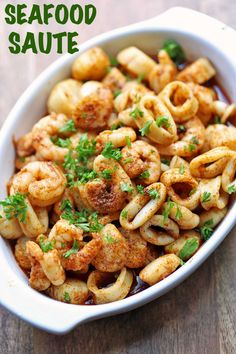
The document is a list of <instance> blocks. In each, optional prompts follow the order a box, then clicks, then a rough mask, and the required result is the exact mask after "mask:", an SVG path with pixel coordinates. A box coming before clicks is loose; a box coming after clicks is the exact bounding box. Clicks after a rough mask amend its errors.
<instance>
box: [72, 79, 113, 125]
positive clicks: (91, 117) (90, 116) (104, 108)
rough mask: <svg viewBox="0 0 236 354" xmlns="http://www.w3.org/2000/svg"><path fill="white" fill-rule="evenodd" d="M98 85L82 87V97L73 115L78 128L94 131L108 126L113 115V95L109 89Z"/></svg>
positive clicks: (84, 85) (86, 84)
mask: <svg viewBox="0 0 236 354" xmlns="http://www.w3.org/2000/svg"><path fill="white" fill-rule="evenodd" d="M98 84H99V85H98ZM98 84H96V82H95V83H93V84H92V85H91V83H90V82H87V83H85V84H83V86H82V87H81V91H80V93H81V96H82V97H81V99H80V100H79V101H78V103H77V105H76V107H75V109H74V111H73V114H72V119H73V120H74V123H75V126H76V127H77V128H81V129H87V130H93V129H101V128H104V127H105V126H106V125H107V121H108V119H109V117H110V115H111V113H112V108H113V95H112V92H111V90H110V89H109V88H107V87H105V86H104V85H102V84H101V83H98Z"/></svg>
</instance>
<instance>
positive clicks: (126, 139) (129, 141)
mask: <svg viewBox="0 0 236 354" xmlns="http://www.w3.org/2000/svg"><path fill="white" fill-rule="evenodd" d="M125 141H126V145H127V146H128V147H129V148H130V147H131V140H130V137H129V136H126V137H125Z"/></svg>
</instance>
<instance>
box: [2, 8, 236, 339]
mask: <svg viewBox="0 0 236 354" xmlns="http://www.w3.org/2000/svg"><path fill="white" fill-rule="evenodd" d="M186 14H187V15H188V16H186ZM176 17H178V18H177V19H176ZM186 17H187V19H188V20H187V22H186V21H185V20H183V19H184V18H186ZM196 18H198V19H199V20H201V23H203V25H202V27H201V28H202V29H203V28H204V23H205V25H206V24H207V26H209V25H210V31H214V33H215V31H216V30H217V32H219V36H218V37H217V36H215V37H217V38H214V40H212V41H211V43H210V44H211V46H214V48H216V46H217V45H219V42H220V43H221V41H222V38H221V36H220V34H222V32H223V31H224V33H223V38H225V36H227V37H228V36H234V39H235V38H236V32H235V31H234V30H232V29H231V28H230V27H228V26H225V25H224V24H223V23H221V22H220V21H217V20H215V19H212V18H210V17H208V16H206V15H203V14H201V13H199V12H196V11H193V10H190V9H185V8H180V7H177V8H172V9H170V10H168V11H166V12H164V13H163V14H161V15H159V16H157V17H154V18H152V19H150V20H147V21H144V22H141V23H137V24H134V25H130V26H127V27H123V28H119V29H115V30H113V31H110V32H107V33H104V34H101V35H99V36H96V37H94V38H92V39H90V40H89V41H86V42H85V43H84V44H82V45H81V46H80V52H83V51H85V50H87V49H88V48H90V47H92V46H94V45H99V44H102V43H105V42H107V41H112V40H114V39H116V38H118V37H121V36H130V35H132V34H137V33H139V32H142V33H144V32H147V33H148V32H153V31H157V32H166V31H173V30H175V31H176V33H177V34H180V35H185V36H186V35H188V36H191V37H196V38H197V39H199V40H201V41H205V42H206V43H208V44H209V40H210V39H209V38H212V33H211V34H210V36H208V35H204V37H203V33H204V32H202V31H200V30H199V28H198V30H197V29H196V28H194V26H192V24H193V22H192V21H193V19H194V21H196ZM168 19H172V22H171V25H170V23H169V21H167V20H168ZM190 25H191V26H190ZM223 28H224V29H223ZM223 47H224V49H225V51H224V55H225V60H228V62H229V63H230V64H231V65H232V67H233V68H234V70H235V72H236V64H234V62H233V59H234V58H233V55H232V54H233V52H231V49H230V46H229V45H228V43H224V46H223ZM222 50H223V49H221V50H220V51H222ZM77 55H78V53H75V54H74V55H64V56H62V57H61V58H59V59H57V60H56V61H55V62H53V63H52V64H51V65H50V66H49V67H48V68H47V69H46V70H44V71H43V72H42V74H40V75H39V76H38V77H37V78H36V79H35V80H34V81H33V83H32V84H31V85H30V86H29V87H28V89H26V90H25V92H24V93H23V94H22V96H21V97H20V98H19V100H18V101H17V103H16V104H15V106H14V107H13V109H12V110H11V112H10V113H9V115H8V117H7V119H6V121H5V122H4V124H3V126H2V129H1V131H0V152H1V150H2V149H3V147H4V146H5V142H4V141H5V140H6V136H9V134H10V132H11V130H12V127H13V125H14V122H15V121H16V120H18V119H19V111H21V110H22V109H23V107H24V106H25V105H26V104H27V102H29V101H30V100H32V97H33V95H36V94H37V91H38V90H39V88H40V87H42V85H44V84H45V83H46V81H47V80H48V78H49V77H52V76H54V75H55V74H56V73H58V72H59V71H60V70H61V69H62V68H63V67H64V66H65V65H66V64H68V63H69V62H72V61H73V60H74V58H75V57H76V56H77ZM234 215H236V202H235V203H233V205H232V207H231V208H230V210H229V211H228V213H227V215H226V216H225V218H224V221H223V222H222V223H221V224H220V225H219V226H218V227H217V229H216V230H215V232H214V234H213V236H212V237H211V238H210V239H209V240H208V241H207V242H205V243H204V244H203V245H202V247H201V248H200V249H199V250H198V252H197V253H196V254H195V255H194V256H193V257H192V258H191V259H190V260H189V261H188V262H186V264H185V265H184V266H183V267H181V268H179V269H177V270H176V271H175V272H174V273H172V274H171V275H170V276H168V277H167V278H165V279H164V280H162V281H161V282H159V283H157V284H155V285H153V286H151V287H149V288H147V289H145V290H144V291H142V292H140V293H138V294H135V295H133V296H130V297H128V298H125V299H123V300H120V301H116V302H114V303H109V304H103V305H96V306H87V305H79V306H78V305H72V304H70V305H68V304H64V303H60V302H58V301H56V300H53V299H50V298H47V297H45V296H43V295H42V294H39V296H40V297H41V298H42V302H44V300H45V298H46V299H47V300H46V302H45V304H46V303H47V304H48V306H49V307H51V308H52V313H53V311H58V310H59V311H61V310H62V311H65V312H66V313H67V314H68V317H69V318H67V319H66V320H65V321H64V322H63V321H61V322H60V323H56V321H58V318H56V319H55V321H54V322H53V321H52V322H50V323H48V322H47V320H45V322H43V321H42V320H39V319H34V318H33V319H32V318H31V316H29V314H28V313H26V312H25V310H24V309H19V308H17V307H16V306H15V304H14V306H13V303H11V301H9V299H8V298H7V297H6V295H7V293H4V295H3V294H1V295H0V304H1V305H2V306H4V307H5V308H7V309H8V310H9V311H10V312H12V313H14V314H15V315H17V316H18V317H20V318H21V319H23V320H25V321H27V322H29V323H30V324H32V325H34V326H36V327H39V328H41V329H43V330H46V331H48V332H52V333H57V334H63V333H66V332H68V331H70V330H71V329H73V328H74V327H75V326H76V325H78V324H79V323H83V322H85V321H88V320H92V319H97V318H101V317H106V316H109V315H113V314H116V313H121V312H125V311H128V310H132V309H134V308H136V307H138V306H141V305H143V304H145V303H147V302H149V301H152V300H153V299H155V298H157V297H159V296H162V295H163V294H164V293H166V292H167V291H169V290H170V289H172V288H173V287H175V286H177V285H178V284H179V283H180V282H182V281H183V280H185V279H186V278H187V277H188V276H189V275H190V274H191V273H193V272H194V271H195V270H196V269H197V268H198V267H199V266H200V265H201V264H202V263H203V262H204V261H205V260H206V259H207V258H208V257H209V255H210V254H211V253H212V252H213V251H214V250H215V249H216V248H217V246H218V245H219V244H220V243H221V242H222V241H223V239H224V238H225V237H226V235H227V234H228V233H229V232H230V230H231V229H232V228H233V226H234V225H235V223H236V218H235V216H234ZM0 255H2V256H3V257H4V254H3V250H2V247H0ZM0 264H1V265H3V267H5V268H4V269H6V267H7V271H8V273H9V274H10V272H12V271H11V269H10V267H9V265H8V264H7V262H6V260H2V259H1V256H0ZM12 275H13V273H12V274H11V276H12ZM14 281H16V282H17V280H14ZM18 285H19V288H22V284H21V283H20V284H18ZM3 286H6V287H7V286H8V287H9V284H8V283H7V282H6V279H5V278H4V277H3V276H1V277H0V288H2V287H3ZM8 290H9V289H8ZM21 290H22V289H21ZM24 290H25V291H26V289H24ZM9 291H10V290H9ZM0 293H1V292H0ZM32 294H33V293H32V289H30V292H27V297H29V298H32V299H33V300H34V299H36V298H37V296H36V294H35V297H34V298H33V297H32ZM43 299H44V300H43ZM40 301H41V300H40ZM45 306H46V305H45Z"/></svg>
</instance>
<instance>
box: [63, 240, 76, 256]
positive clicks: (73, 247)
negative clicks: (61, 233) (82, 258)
mask: <svg viewBox="0 0 236 354" xmlns="http://www.w3.org/2000/svg"><path fill="white" fill-rule="evenodd" d="M78 251H79V244H78V241H77V240H74V242H73V245H72V248H71V249H70V250H69V251H67V252H66V253H65V254H64V258H69V257H70V256H71V255H72V254H75V253H77V252H78Z"/></svg>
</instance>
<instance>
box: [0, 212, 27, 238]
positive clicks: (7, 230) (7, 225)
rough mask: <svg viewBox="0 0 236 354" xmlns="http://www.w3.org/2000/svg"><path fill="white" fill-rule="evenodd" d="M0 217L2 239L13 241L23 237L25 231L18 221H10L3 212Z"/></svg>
mask: <svg viewBox="0 0 236 354" xmlns="http://www.w3.org/2000/svg"><path fill="white" fill-rule="evenodd" d="M0 216H1V217H0V234H1V236H2V237H4V238H6V239H8V240H11V239H17V238H19V237H21V236H23V231H22V229H21V227H20V224H19V221H18V220H17V219H15V218H12V219H10V220H9V219H7V218H6V216H5V214H4V213H3V212H1V213H0Z"/></svg>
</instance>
